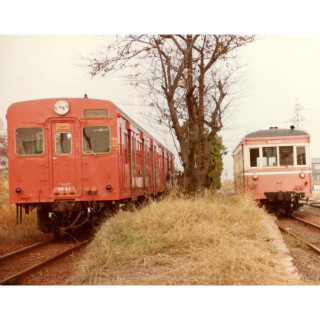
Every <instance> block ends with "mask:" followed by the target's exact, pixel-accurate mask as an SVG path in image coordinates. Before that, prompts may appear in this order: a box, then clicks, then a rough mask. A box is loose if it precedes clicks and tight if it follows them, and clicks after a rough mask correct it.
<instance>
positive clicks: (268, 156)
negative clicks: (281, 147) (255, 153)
mask: <svg viewBox="0 0 320 320" xmlns="http://www.w3.org/2000/svg"><path fill="white" fill-rule="evenodd" d="M262 157H263V158H262V160H263V166H264V167H275V166H277V161H278V160H277V147H265V148H262Z"/></svg>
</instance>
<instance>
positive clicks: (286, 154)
mask: <svg viewBox="0 0 320 320" xmlns="http://www.w3.org/2000/svg"><path fill="white" fill-rule="evenodd" d="M279 157H280V166H293V147H292V146H285V147H279Z"/></svg>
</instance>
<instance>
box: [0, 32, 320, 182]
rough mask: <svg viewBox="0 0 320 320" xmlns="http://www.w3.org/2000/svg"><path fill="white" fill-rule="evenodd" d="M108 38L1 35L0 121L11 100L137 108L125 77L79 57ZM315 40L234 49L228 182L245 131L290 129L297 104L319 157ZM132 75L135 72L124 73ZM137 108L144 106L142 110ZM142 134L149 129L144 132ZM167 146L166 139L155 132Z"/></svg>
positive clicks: (288, 38) (263, 39)
mask: <svg viewBox="0 0 320 320" xmlns="http://www.w3.org/2000/svg"><path fill="white" fill-rule="evenodd" d="M111 38H112V35H108V36H104V35H97V36H94V35H84V36H82V35H56V36H55V35H0V49H1V50H0V117H1V119H3V120H4V121H5V115H6V111H7V108H8V106H9V105H10V104H11V103H13V102H16V101H23V100H30V99H39V98H48V97H83V95H84V94H85V93H87V94H88V96H89V97H90V98H98V99H107V100H111V101H113V102H114V103H116V104H117V105H118V106H119V107H120V108H122V109H123V110H124V111H125V112H126V113H128V114H132V113H133V111H134V103H133V101H134V92H133V89H132V87H131V86H130V84H129V81H128V79H127V78H125V77H124V76H123V74H116V75H112V76H110V77H105V78H100V77H97V78H93V79H92V78H91V76H90V74H89V69H88V68H86V67H85V61H84V60H81V56H84V57H87V56H89V55H91V54H92V53H93V52H95V51H96V50H98V49H100V48H101V47H102V46H103V45H104V44H107V43H108V42H109V41H110V40H111ZM319 57H320V36H319V35H283V36H280V35H273V36H267V35H265V36H258V37H257V40H256V42H255V43H253V44H250V45H248V46H247V47H245V48H242V49H241V50H240V52H239V58H240V62H241V64H242V65H243V68H242V69H241V71H240V75H241V77H242V78H241V81H240V83H239V87H240V89H241V90H240V92H241V95H238V99H237V100H235V101H234V103H233V105H232V108H231V109H230V111H229V112H228V116H227V119H226V121H225V128H224V130H223V131H222V132H221V134H222V136H223V142H224V144H225V145H226V147H227V148H228V155H227V156H226V157H225V159H224V162H225V171H224V177H226V176H227V175H228V177H229V178H231V177H232V174H233V168H232V151H233V150H234V148H235V147H236V145H237V143H238V142H239V141H240V139H241V138H242V137H243V136H245V135H246V134H247V133H249V132H252V131H255V130H259V129H267V128H269V127H270V126H278V127H285V128H289V126H290V125H291V124H292V121H290V120H291V119H292V117H293V115H294V106H295V104H296V103H299V104H300V105H301V107H302V108H303V109H302V111H301V115H302V116H303V118H304V119H305V120H304V121H303V122H302V123H301V127H302V129H305V130H306V131H308V132H309V133H310V134H311V135H312V148H311V151H312V157H320V149H319V147H318V144H317V142H316V141H319V138H320V114H319V110H320V90H319V84H320V59H319ZM128 72H129V73H132V70H131V71H130V70H129V71H128ZM139 111H141V109H140V110H139ZM147 130H149V131H150V130H151V131H152V129H150V128H147ZM152 133H154V134H155V135H157V138H158V139H160V140H162V142H163V143H165V144H166V145H167V146H169V147H170V146H171V143H170V141H169V138H168V137H167V138H165V137H164V135H163V134H161V133H160V134H159V132H152Z"/></svg>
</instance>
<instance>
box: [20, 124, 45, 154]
mask: <svg viewBox="0 0 320 320" xmlns="http://www.w3.org/2000/svg"><path fill="white" fill-rule="evenodd" d="M15 138H16V141H15V143H16V153H17V154H18V155H38V154H43V150H44V148H43V130H42V128H17V129H16V131H15Z"/></svg>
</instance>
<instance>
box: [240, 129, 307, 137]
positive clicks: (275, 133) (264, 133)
mask: <svg viewBox="0 0 320 320" xmlns="http://www.w3.org/2000/svg"><path fill="white" fill-rule="evenodd" d="M308 135H309V134H308V132H306V131H304V130H298V129H295V128H290V129H278V128H277V127H275V128H270V129H267V130H258V131H254V132H251V133H249V134H247V135H246V136H245V138H261V137H283V136H308Z"/></svg>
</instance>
